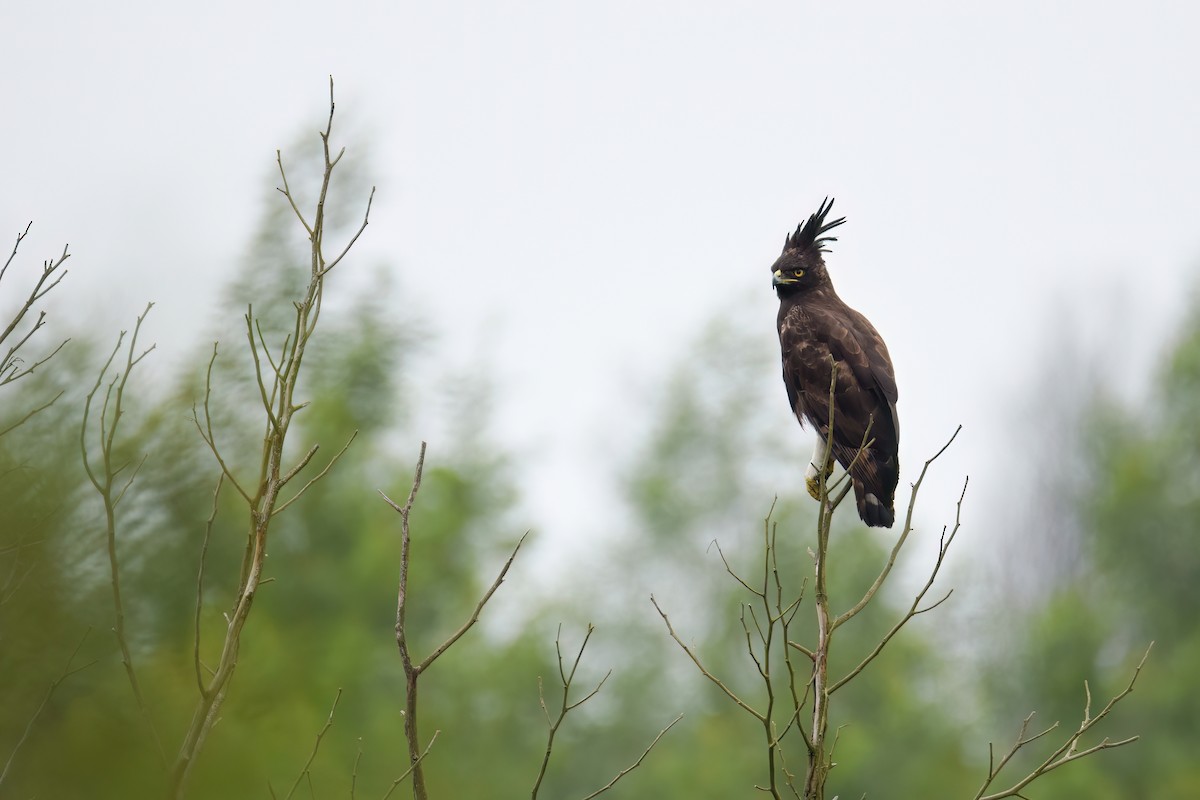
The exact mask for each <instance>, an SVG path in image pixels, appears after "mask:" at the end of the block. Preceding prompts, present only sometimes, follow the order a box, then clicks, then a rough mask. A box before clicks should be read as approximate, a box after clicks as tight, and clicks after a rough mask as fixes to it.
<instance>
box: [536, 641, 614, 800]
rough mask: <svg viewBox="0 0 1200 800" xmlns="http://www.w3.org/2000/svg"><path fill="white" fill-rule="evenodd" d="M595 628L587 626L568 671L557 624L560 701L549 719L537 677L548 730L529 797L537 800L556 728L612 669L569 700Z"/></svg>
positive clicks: (540, 700) (556, 650)
mask: <svg viewBox="0 0 1200 800" xmlns="http://www.w3.org/2000/svg"><path fill="white" fill-rule="evenodd" d="M594 630H596V629H595V628H594V627H593V626H592V625H591V624H589V625H588V626H587V633H585V634H584V636H583V642H582V643H581V644H580V645H579V652H578V653H576V654H575V661H574V662H573V663H572V664H571V669H570V671H569V672H568V671H567V670H566V669H565V667H564V665H563V654H562V625H559V626H558V634H557V635H556V636H555V637H554V650H555V652H556V653H557V654H558V677H559V682H560V684H561V685H562V702H561V703H560V705H559V711H558V716H557V717H556V718H555V719H553V720H551V719H550V710H549V709H548V708H547V707H546V696H545V694H544V693H543V692H542V679H541V678H540V677H539V678H538V703H539V704H540V705H541V707H542V713H543V714H545V715H546V725H547V727H548V729H549V730H548V732H547V734H546V752H545V753H544V754H543V756H542V764H541V767H540V768H539V769H538V774H537V778H536V779H534V782H533V792H532V793H531V795H530V796H531V797H532V798H533V800H537V796H538V791H539V790H540V789H541V787H542V780H543V779H544V778H545V777H546V768H547V767H548V766H549V765H550V754H551V752H552V751H553V750H554V737H555V735H556V734H557V733H558V729H559V728H560V727H561V726H562V724H563V720H565V719H566V718H567V714H569V713H570V712H571V711H573V710H575V709H576V708H579V707H580V706H581V705H583V704H584V703H586V702H587V701H588V700H591V699H592V698H593V697H595V696H596V694H597V693H598V692H599V691H600V689H601V688H602V687H603V686H604V683H605V681H607V680H608V677H609V675H611V674H612V670H609V671H608V672H607V673H605V675H604V677H603V678H601V679H600V682H599V683H598V684H596V688H594V689H592V690H591V691H590V692H588V693H587V694H586V695H584V696H583V697H582V698H581V699H579V700H576V701H575V702H574V703H572V702H571V683H572V681H574V680H575V671H576V670H578V669H579V661H580V659H582V658H583V651H584V650H586V649H587V645H588V640H589V639H591V638H592V632H593V631H594Z"/></svg>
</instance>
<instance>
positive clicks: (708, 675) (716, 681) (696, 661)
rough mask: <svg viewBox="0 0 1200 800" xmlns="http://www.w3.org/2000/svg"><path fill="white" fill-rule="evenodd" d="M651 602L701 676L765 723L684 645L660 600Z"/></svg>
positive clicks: (759, 712)
mask: <svg viewBox="0 0 1200 800" xmlns="http://www.w3.org/2000/svg"><path fill="white" fill-rule="evenodd" d="M650 602H651V604H653V606H654V610H655V611H657V612H658V615H659V616H660V617H662V620H663V623H664V624H666V626H667V633H669V634H670V635H671V638H672V639H674V640H675V643H676V644H677V645H679V646H680V647H681V648H683V652H685V653H687V656H688V658H690V659H691V660H692V663H693V664H695V665H696V668H697V669H698V670H700V674H701V675H703V676H704V677H706V678H708V679H709V680H710V681H712V683H713V684H714V685H715V686H716V687H717V688H718V689H720V690H721V691H722V692H724V693H725V696H726V697H728V698H729V699H730V700H732V701H733V702H734V703H736V704H737V706H738V707H739V708H741V709H742V710H744V711H746V712H747V713H749V714H750V715H751V716H753V717H754V718H755V719H757V720H759V721H760V722H761V721H765V720H766V716H765V715H764V714H763V713H762V712H761V711H757V710H756V709H754V708H752V707H751V706H750V704H749V703H747V702H746V701H745V700H743V699H742V698H740V697H738V696H737V694H735V693H734V691H733V690H732V689H730V688H729V687H728V686H726V685H725V683H724V682H723V681H722V680H721V679H720V678H718V677H717V676H716V675H714V674H713V673H712V672H709V670H708V667H706V666H704V664H703V662H701V661H700V657H699V656H698V655H696V652H695V651H694V650H692V648H691V647H688V646H687V645H686V644H685V643H684V641H683V639H680V638H679V634H678V633H676V632H675V626H673V625H672V624H671V619H670V617H668V616H667V613H666V612H665V611H663V610H662V608H661V607H660V606H659V605H658V600H656V599H655V598H654V595H650Z"/></svg>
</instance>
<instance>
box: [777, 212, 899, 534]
mask: <svg viewBox="0 0 1200 800" xmlns="http://www.w3.org/2000/svg"><path fill="white" fill-rule="evenodd" d="M831 208H833V200H831V199H830V198H825V200H824V202H822V203H821V206H820V208H819V209H818V210H817V213H815V214H813V215H811V216H810V217H809V218H808V219H807V220H806V221H802V222H801V223H800V225H799V226H797V228H796V232H795V233H793V234H791V235H789V236H787V237H786V238H785V239H784V242H783V253H782V255H780V256H779V258H778V259H776V261H775V263H774V264H772V265H771V275H772V281H771V282H772V284H773V285H774V287H775V292H776V293H777V294H778V295H779V317H778V328H779V348H780V354H781V355H782V358H783V383H784V386H786V387H787V396H788V403H789V405H790V406H791V408H792V413H794V414H795V415H796V419H798V420H799V421H800V425H801V427H803V426H804V424H805V422H808V423H810V424H811V425H812V426H813V428H814V429H815V430H816V432H817V444H816V447H815V448H814V450H813V456H812V461H811V462H810V463H809V465H808V469H807V470H806V471H805V473H804V482H805V484H806V487H807V489H808V493H809V494H810V495H812V496H813V497H814V498H817V499H819V498H820V491H821V483H822V482H823V481H824V480H825V479H827V478H828V477H829V473H828V472H827V473H826V474H825V475H821V470H822V468H823V466H824V465H825V463H826V461H827V460H828V455H827V453H828V448H830V447H832V449H833V456H834V458H836V459H837V462H838V463H839V464H841V465H842V467H843V468H844V469H846V470H848V471H849V473H850V480H851V482H852V484H853V486H854V499H855V502H856V504H857V505H858V515H859V517H861V518H862V521H863V522H865V523H866V524H867V525H869V526H871V527H874V528H879V527H883V528H890V527H892V523H893V522H895V520H896V514H895V508H894V504H895V494H896V483H897V481H898V480H899V477H900V459H899V456H898V453H897V451H898V449H899V444H900V422H899V420H898V418H897V416H896V399H897V396H898V395H897V392H896V376H895V372H894V371H893V369H892V360H891V358H890V357H889V356H888V350H887V345H885V344H884V342H883V337H881V336H880V335H879V332H878V331H876V330H875V326H873V325H872V324H871V323H870V322H869V321H868V320H867V318H866V317H864V316H863V315H862V314H860V313H859V312H857V311H855V310H854V309H853V308H851V307H850V306H848V305H846V304H845V303H844V302H842V299H841V298H840V297H838V294H837V292H835V291H834V289H833V283H832V282H831V281H830V280H829V273H828V272H827V271H826V269H825V259H824V257H823V256H822V255H821V254H822V253H826V252H828V249H827V248H826V247H825V245H826V244H828V243H829V242H836V241H837V239H836V237H833V236H826V235H825V234H827V233H828V232H829V231H831V230H833V229H834V228H836V227H838V226H839V225H841V224H842V223H844V222H845V221H846V218H845V217H841V218H839V219H835V220H833V221H832V222H826V221H825V218H826V217H827V216H828V215H829V211H830V209H831ZM835 370H836V374H837V378H836V382H835V381H834V371H835ZM831 384H832V385H833V389H832V393H833V406H834V408H833V411H834V420H833V436H832V441H830V432H829V411H830V408H829V405H830V386H831ZM864 445H865V446H864ZM860 448H861V450H862V452H861V453H860V452H859V450H860ZM830 472H832V464H831V465H830Z"/></svg>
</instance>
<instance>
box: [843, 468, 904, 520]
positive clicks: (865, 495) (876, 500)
mask: <svg viewBox="0 0 1200 800" xmlns="http://www.w3.org/2000/svg"><path fill="white" fill-rule="evenodd" d="M853 480H854V501H855V503H856V504H857V505H858V516H859V518H861V519H862V521H863V522H865V523H867V525H868V526H870V527H872V528H890V527H892V525H893V524H894V523H895V522H896V511H895V497H896V493H895V491H894V490H893V491H892V493H891V494H889V495H888V496H887V497H883V498H880V497H876V496H875V494H874V493H873V492H870V491H868V490H867V487H866V486H864V485H863V482H862V481H860V480H858V479H857V478H854V479H853Z"/></svg>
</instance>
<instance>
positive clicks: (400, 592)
mask: <svg viewBox="0 0 1200 800" xmlns="http://www.w3.org/2000/svg"><path fill="white" fill-rule="evenodd" d="M425 449H426V445H425V442H421V452H420V454H419V455H418V456H417V466H416V470H415V471H414V474H413V482H412V489H410V490H409V493H408V500H407V501H406V502H405V503H404V505H403V506H401V505H399V504H397V503H396V502H395V501H393V500H392V499H391V498H390V497H388V496H387V495H386V494H384V493H383V492H380V493H379V494H380V495H381V496H382V497H383V499H384V502H386V503H387V504H388V505H389V506H391V507H392V509H393V510H394V511H396V512H397V513H398V514H399V515H400V577H399V581H398V586H397V590H396V647H397V648H398V649H399V651H400V661H401V663H402V664H403V666H404V679H405V699H404V738H405V741H406V742H407V743H408V756H409V763H410V770H411V771H412V781H413V797H414V798H416V800H426V798H427V797H428V794H427V790H426V788H425V775H424V770H422V769H421V760H422V759H423V758H424V753H425V752H428V750H429V747H431V746H432V745H433V739H430V741H429V744H428V745H427V746H426V747H425V750H424V751H422V750H421V748H420V736H419V734H418V732H417V681H418V679H419V678H420V677H421V674H422V673H424V672H425V670H427V669H429V667H430V666H432V665H433V662H434V661H436V660H437V659H438V657H439V656H441V655H442V653H444V652H446V651H447V650H448V649H450V647H452V646H453V645H454V643H455V642H457V641H458V640H459V639H461V638H462V637H463V635H464V634H466V632H467V631H469V630H470V629H471V627H472V626H474V625H475V623H476V622H477V621H478V620H479V615H480V613H482V611H483V607H484V606H485V605H487V602H488V600H490V599H491V598H492V595H493V594H495V593H496V590H497V589H499V588H500V584H501V583H503V582H504V578H505V576H506V575H508V570H509V568H510V567H512V565H513V561H514V560H515V559H516V557H517V553H518V552H520V550H521V545H522V544H524V543H525V539H526V537H527V536H529V533H528V531H527V532H525V533H524V534H522V536H521V538H520V539H518V540H517V544H516V547H514V548H513V551H512V553H511V554H510V555H509V557H508V560H507V561H505V562H504V566H503V567H501V569H500V573H499V574H498V575H497V576H496V579H495V580H494V581H492V584H491V586H489V587H488V589H487V591H485V592H484V593H483V596H482V597H480V599H479V602H478V603H476V604H475V608H474V610H473V611H472V612H471V615H470V616H469V617H468V618H467V620H466V622H464V623H463V624H462V625H461V626H459V628H458V630H456V631H455V632H454V633H452V634H450V636H449V637H447V638H446V639H445V640H444V641H443V642H442V643H441V644H440V645H438V646H437V647H435V648H434V649H433V651H432V652H430V654H429V655H427V656H426V657H425V658H424V659H423V660H422V661H421V662H420V663H414V662H413V658H412V653H411V651H410V648H409V643H408V628H407V626H406V624H405V618H406V612H407V610H408V569H409V564H410V563H411V561H412V535H411V528H410V526H409V515H410V514H411V513H412V508H413V503H415V502H416V499H417V492H418V491H420V488H421V476H422V474H423V473H424V470H425ZM437 733H438V732H437V731H435V732H434V738H436V737H437ZM393 788H395V787H394V786H393Z"/></svg>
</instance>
